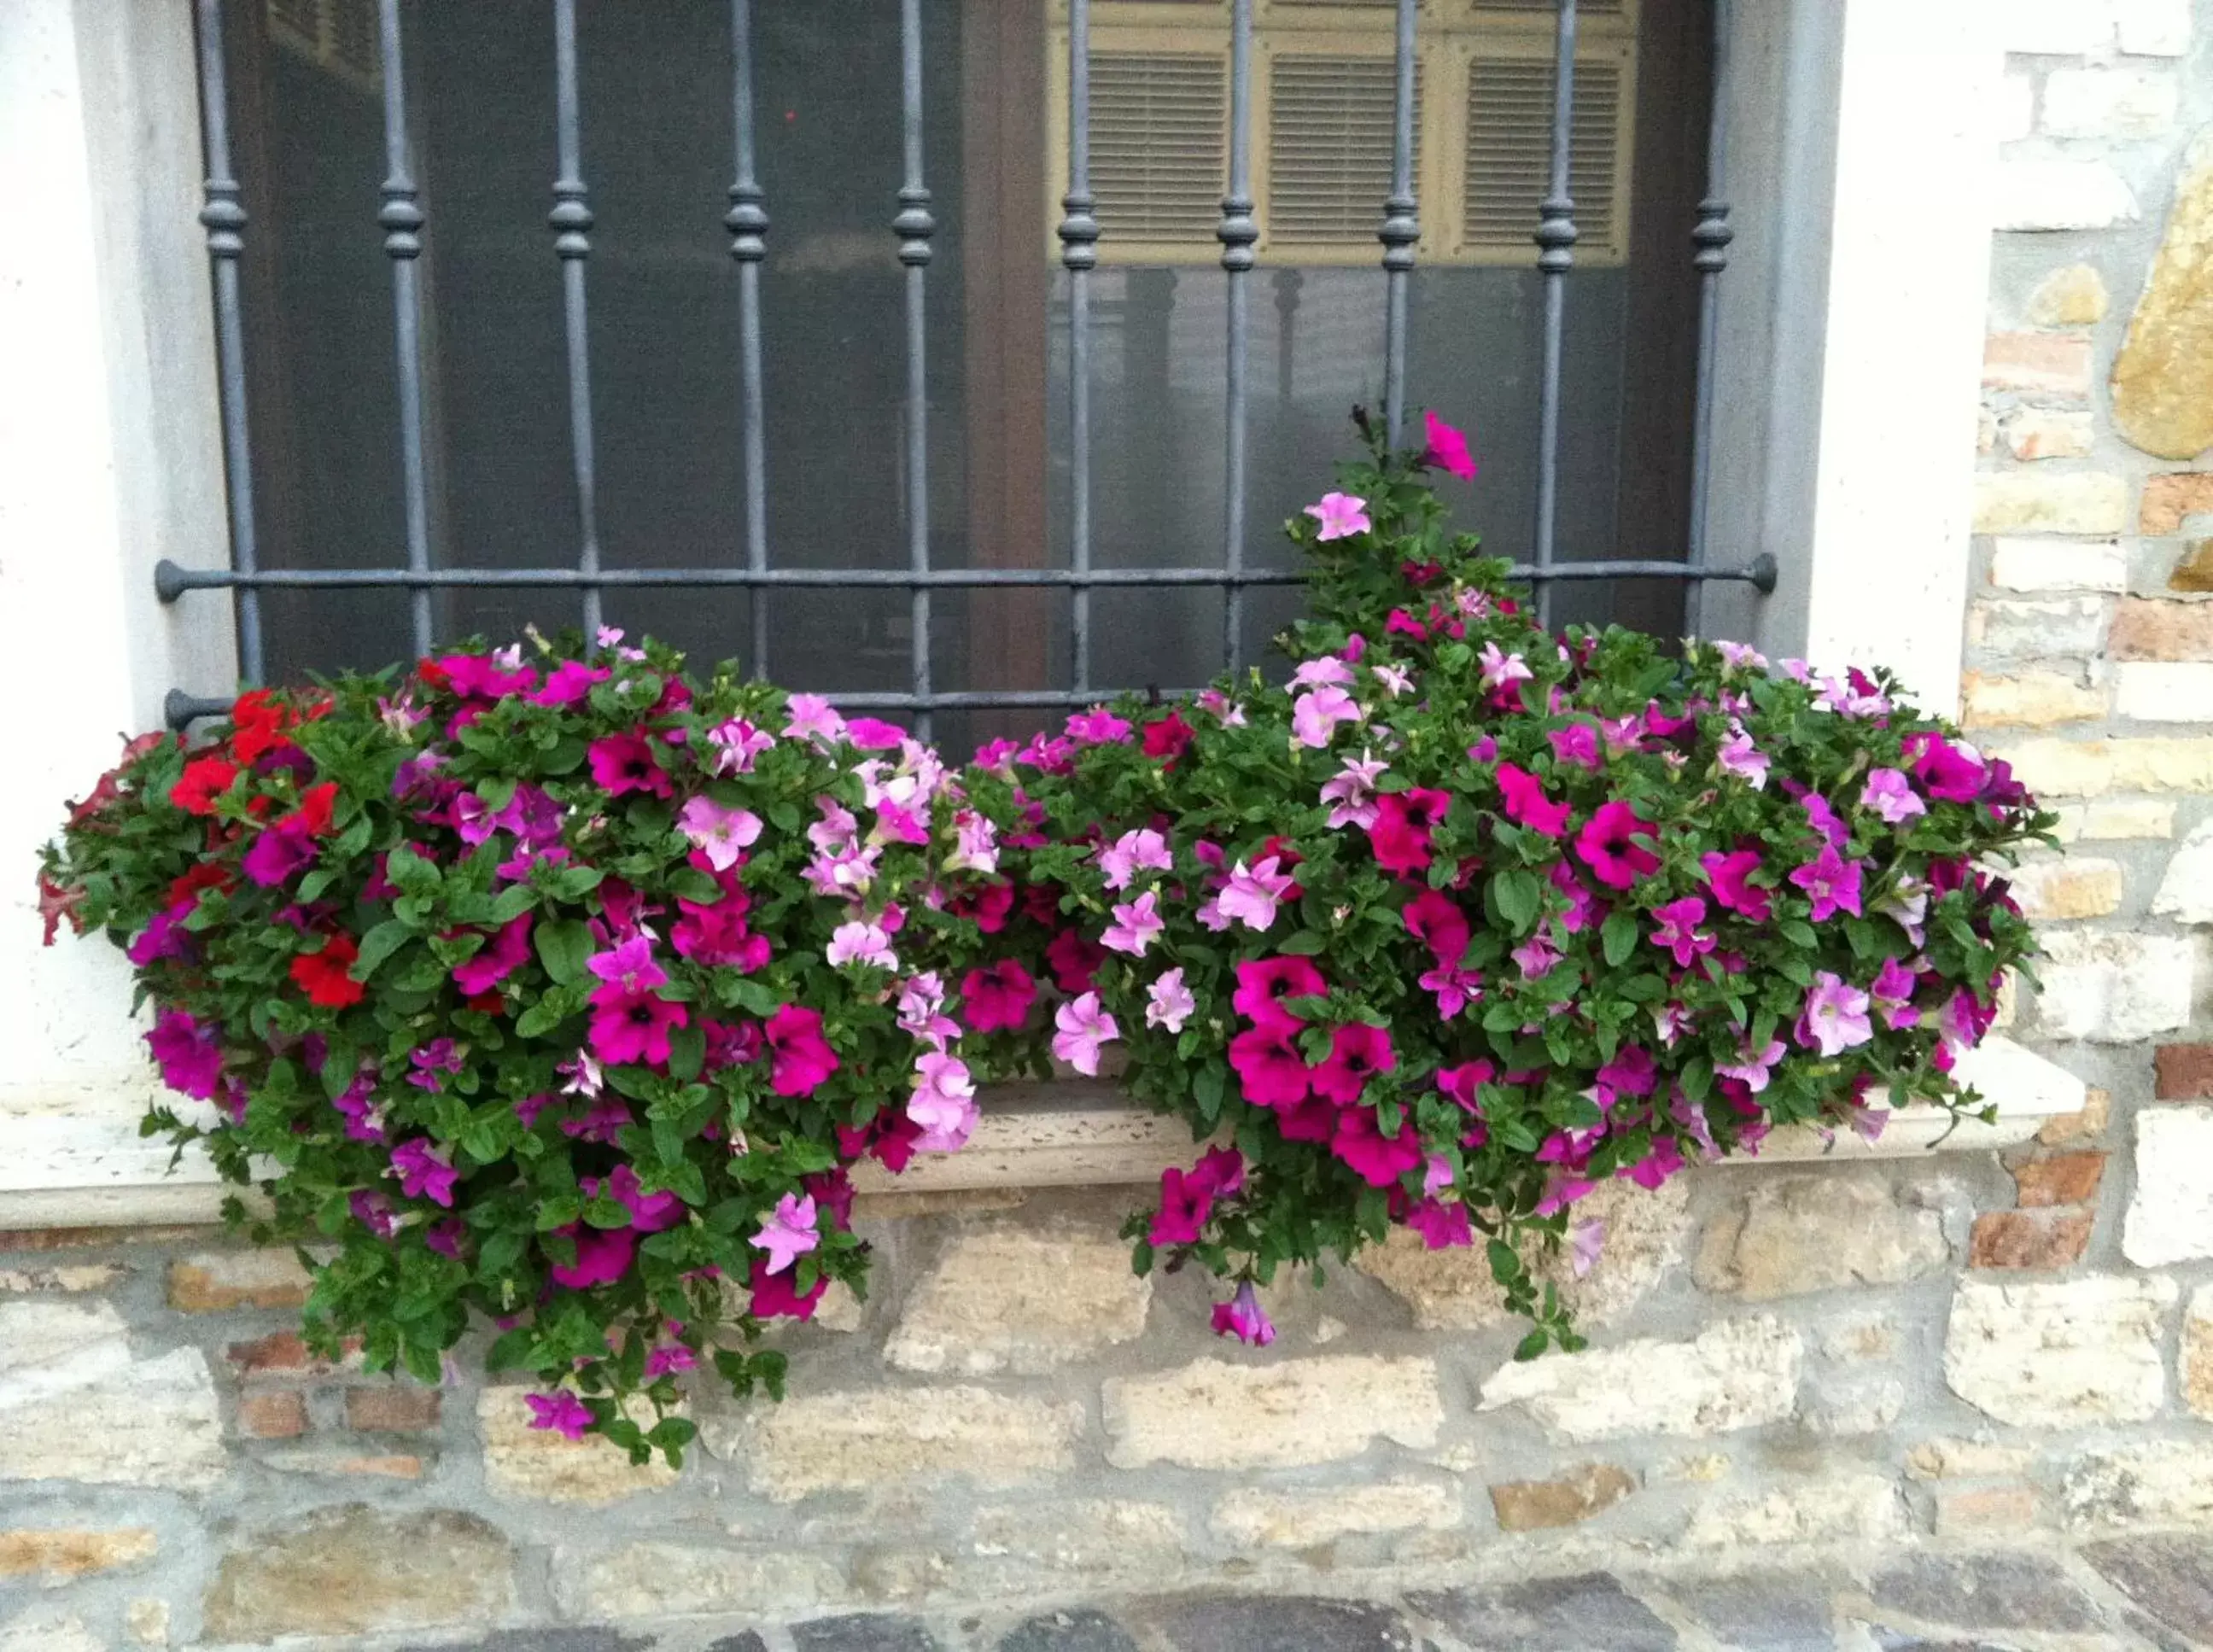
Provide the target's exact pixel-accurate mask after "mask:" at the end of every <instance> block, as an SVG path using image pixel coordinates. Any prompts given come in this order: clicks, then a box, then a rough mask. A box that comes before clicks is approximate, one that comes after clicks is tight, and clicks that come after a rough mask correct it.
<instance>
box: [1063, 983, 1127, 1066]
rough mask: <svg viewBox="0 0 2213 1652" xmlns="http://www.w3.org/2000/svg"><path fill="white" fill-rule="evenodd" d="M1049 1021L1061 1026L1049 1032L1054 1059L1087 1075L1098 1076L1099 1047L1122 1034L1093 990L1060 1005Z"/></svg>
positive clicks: (1111, 1041) (1110, 1042)
mask: <svg viewBox="0 0 2213 1652" xmlns="http://www.w3.org/2000/svg"><path fill="white" fill-rule="evenodd" d="M1052 1024H1053V1025H1054V1026H1055V1027H1058V1028H1059V1029H1060V1030H1059V1031H1058V1032H1057V1033H1054V1034H1053V1035H1052V1053H1053V1056H1054V1058H1056V1059H1058V1060H1061V1061H1064V1062H1066V1063H1067V1064H1069V1065H1070V1066H1071V1067H1073V1068H1075V1069H1076V1071H1077V1072H1079V1073H1082V1075H1083V1076H1085V1077H1086V1078H1096V1077H1097V1076H1099V1052H1100V1047H1101V1046H1102V1045H1108V1044H1112V1043H1113V1041H1114V1040H1115V1039H1118V1038H1119V1037H1120V1036H1121V1028H1119V1027H1117V1026H1115V1024H1114V1018H1113V1016H1112V1015H1108V1014H1107V1013H1106V1009H1105V1007H1104V1006H1103V1005H1101V1004H1100V1002H1099V995H1098V994H1097V993H1095V992H1087V993H1085V994H1083V996H1082V997H1079V998H1074V999H1071V1000H1070V1001H1069V1002H1068V1003H1064V1004H1062V1005H1061V1006H1060V1008H1059V1009H1057V1010H1055V1011H1054V1012H1053V1017H1052Z"/></svg>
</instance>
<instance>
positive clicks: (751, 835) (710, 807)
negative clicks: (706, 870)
mask: <svg viewBox="0 0 2213 1652" xmlns="http://www.w3.org/2000/svg"><path fill="white" fill-rule="evenodd" d="M676 821H677V824H678V825H679V826H681V827H682V828H683V831H684V835H685V836H686V838H690V839H691V840H692V844H694V845H695V846H696V847H697V848H698V850H699V852H700V853H702V854H703V855H704V856H706V857H707V863H708V864H709V865H710V866H711V867H713V868H714V869H715V870H716V871H717V872H727V871H729V869H731V868H732V867H733V866H735V865H736V864H737V863H739V862H740V861H741V860H742V859H744V858H745V851H746V850H747V849H749V848H751V847H752V846H753V844H754V843H755V842H757V841H758V840H759V838H760V834H761V822H760V816H759V815H758V814H754V813H753V811H752V810H751V809H743V808H736V807H735V806H733V805H730V804H726V803H718V802H716V801H715V800H714V799H713V798H711V797H710V796H707V794H706V793H704V792H701V793H700V794H699V795H698V796H696V797H692V798H688V799H686V802H685V804H684V808H683V811H682V813H680V814H678V815H677V817H676Z"/></svg>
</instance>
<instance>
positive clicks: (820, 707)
mask: <svg viewBox="0 0 2213 1652" xmlns="http://www.w3.org/2000/svg"><path fill="white" fill-rule="evenodd" d="M783 709H784V710H785V711H786V712H787V713H789V719H788V721H786V722H785V723H784V725H783V737H784V738H785V739H786V740H804V741H811V742H812V743H813V744H814V745H815V746H816V747H828V746H830V745H832V744H833V743H835V742H836V741H838V740H840V739H842V738H843V737H844V733H845V719H844V717H842V716H839V715H838V710H837V708H836V707H834V706H832V704H830V702H829V701H828V700H827V699H826V698H824V697H823V696H821V695H820V694H794V695H792V696H790V697H789V698H787V699H786V700H785V701H784V703H783Z"/></svg>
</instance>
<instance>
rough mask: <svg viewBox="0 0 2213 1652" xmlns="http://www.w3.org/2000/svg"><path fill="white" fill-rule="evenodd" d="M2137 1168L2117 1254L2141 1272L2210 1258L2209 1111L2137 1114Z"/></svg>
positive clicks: (2212, 1178)
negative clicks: (2119, 1251) (2133, 1192)
mask: <svg viewBox="0 0 2213 1652" xmlns="http://www.w3.org/2000/svg"><path fill="white" fill-rule="evenodd" d="M2136 1168H2137V1186H2136V1193H2135V1196H2134V1197H2133V1198H2131V1199H2130V1200H2129V1212H2128V1218H2127V1220H2126V1221H2125V1222H2124V1223H2123V1224H2122V1228H2121V1253H2122V1254H2123V1255H2125V1256H2126V1257H2127V1258H2128V1259H2129V1260H2130V1261H2131V1262H2133V1263H2135V1264H2136V1265H2137V1266H2138V1267H2140V1268H2161V1267H2165V1266H2167V1265H2168V1264H2169V1263H2173V1262H2196V1261H2200V1260H2203V1259H2205V1258H2207V1257H2213V1107H2146V1108H2145V1109H2143V1111H2142V1112H2141V1113H2137V1158H2136Z"/></svg>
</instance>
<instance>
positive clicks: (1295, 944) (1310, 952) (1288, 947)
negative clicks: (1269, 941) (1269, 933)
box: [1276, 930, 1329, 958]
mask: <svg viewBox="0 0 2213 1652" xmlns="http://www.w3.org/2000/svg"><path fill="white" fill-rule="evenodd" d="M1328 944H1329V937H1328V936H1324V935H1317V934H1315V933H1314V930H1293V931H1292V932H1291V933H1290V934H1289V935H1287V936H1284V937H1283V940H1282V941H1281V942H1279V943H1277V948H1276V950H1277V952H1287V953H1289V954H1293V955H1294V956H1295V957H1299V958H1311V957H1313V956H1314V954H1316V953H1318V952H1320V950H1321V949H1322V948H1324V947H1326V946H1327V945H1328Z"/></svg>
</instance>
